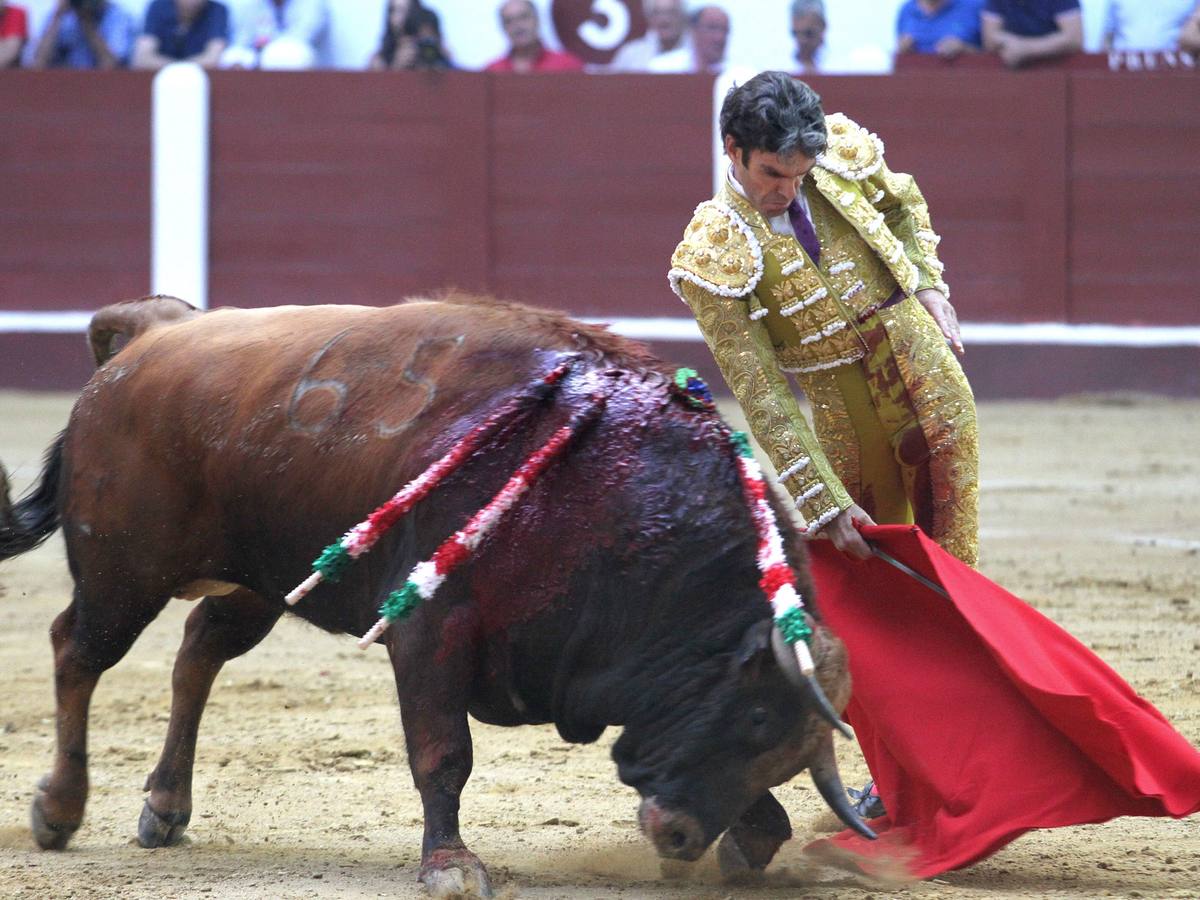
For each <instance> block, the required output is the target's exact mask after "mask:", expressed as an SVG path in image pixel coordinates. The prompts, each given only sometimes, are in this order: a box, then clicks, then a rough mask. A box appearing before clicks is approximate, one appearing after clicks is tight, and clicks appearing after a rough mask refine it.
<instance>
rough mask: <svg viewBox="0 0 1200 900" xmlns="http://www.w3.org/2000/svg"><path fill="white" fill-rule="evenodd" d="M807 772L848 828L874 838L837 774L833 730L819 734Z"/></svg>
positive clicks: (830, 806)
mask: <svg viewBox="0 0 1200 900" xmlns="http://www.w3.org/2000/svg"><path fill="white" fill-rule="evenodd" d="M808 774H809V775H811V776H812V780H813V784H815V785H816V786H817V790H818V791H820V792H821V796H822V797H824V798H825V802H826V803H827V804H828V805H829V808H830V809H832V810H833V811H834V812H835V813H836V814H837V817H838V818H839V819H841V820H842V821H843V822H844V823H845V824H846V826H847V827H848V828H853V829H854V830H855V831H857V832H858V833H859V834H861V835H862V836H863V837H865V838H870V839H871V840H875V837H876V835H875V832H874V831H872V830H871V828H870V827H869V826H868V825H867V823H866V822H864V821H863V820H862V819H861V818H860V817H859V815H858V813H857V812H855V810H854V807H853V806H851V805H850V798H849V797H848V796H847V795H846V788H845V787H844V786H843V785H842V776H841V775H839V774H838V769H837V759H836V758H835V757H834V755H833V732H827V733H825V734H823V735H822V736H821V739H820V741H819V742H818V743H817V749H816V752H815V753H814V754H813V759H812V762H810V763H809V764H808Z"/></svg>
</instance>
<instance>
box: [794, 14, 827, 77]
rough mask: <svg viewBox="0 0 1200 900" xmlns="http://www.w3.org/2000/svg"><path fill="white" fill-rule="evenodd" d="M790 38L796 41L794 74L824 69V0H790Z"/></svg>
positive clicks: (811, 72)
mask: <svg viewBox="0 0 1200 900" xmlns="http://www.w3.org/2000/svg"><path fill="white" fill-rule="evenodd" d="M792 40H794V41H795V42H796V72H795V74H797V75H813V74H816V73H817V72H821V71H823V70H824V68H825V66H824V64H823V62H824V59H823V58H824V56H825V52H824V51H825V2H824V0H792Z"/></svg>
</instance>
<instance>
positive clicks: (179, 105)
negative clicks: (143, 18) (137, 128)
mask: <svg viewBox="0 0 1200 900" xmlns="http://www.w3.org/2000/svg"><path fill="white" fill-rule="evenodd" d="M152 98H153V107H154V113H153V116H152V118H151V121H152V126H151V127H152V133H153V138H152V150H153V152H152V160H153V162H152V164H151V176H150V182H151V198H152V199H151V204H150V208H151V212H152V215H151V226H150V293H152V294H170V295H172V296H174V297H181V298H183V299H184V300H187V301H188V302H189V303H191V304H192V305H193V306H198V307H199V308H200V309H204V308H206V307H207V306H208V161H209V89H208V74H207V73H206V72H205V71H204V70H203V69H202V68H200V67H199V66H198V65H196V64H195V63H172V64H171V65H169V66H166V67H165V68H163V69H162V70H161V71H160V72H159V73H158V74H157V75H155V76H154V87H153V91H152Z"/></svg>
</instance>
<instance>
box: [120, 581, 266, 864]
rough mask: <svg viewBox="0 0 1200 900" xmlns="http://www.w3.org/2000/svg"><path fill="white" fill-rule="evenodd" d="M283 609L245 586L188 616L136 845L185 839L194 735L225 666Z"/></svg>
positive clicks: (207, 600) (256, 640) (250, 645)
mask: <svg viewBox="0 0 1200 900" xmlns="http://www.w3.org/2000/svg"><path fill="white" fill-rule="evenodd" d="M282 612H283V608H282V607H281V606H280V605H279V604H277V603H274V604H273V603H268V602H267V601H266V600H264V599H262V598H261V597H260V596H259V595H258V594H256V593H254V592H253V591H249V590H246V589H244V588H242V589H239V590H237V591H234V592H233V593H232V594H229V595H227V596H224V597H206V598H204V600H202V601H201V602H200V605H199V606H197V607H196V608H195V609H194V610H192V614H191V615H190V616H188V620H187V626H186V628H185V630H184V635H183V643H182V644H181V645H180V647H179V654H178V655H177V656H176V657H175V671H174V673H173V675H172V677H171V691H172V694H171V724H170V725H169V726H168V727H167V740H166V744H165V745H164V746H163V752H162V756H161V757H160V758H159V760H158V765H157V766H155V768H154V771H153V772H151V773H150V777H149V778H147V779H146V786H145V788H144V790H147V791H149V792H150V796H149V797H147V798H146V804H145V806H144V807H142V816H141V819H140V820H139V821H138V843H139V844H141V845H142V846H143V847H167V846H170V845H172V844H177V843H178V842H179V840H180V838H182V837H183V832H184V830H185V829H186V828H187V825H188V821H189V820H190V819H191V816H192V767H193V764H194V762H195V759H196V736H197V734H198V733H199V730H200V717H201V716H202V715H203V714H204V706H205V704H206V703H207V702H208V694H209V691H210V690H211V689H212V685H213V682H214V681H215V680H216V678H217V674H218V673H219V672H220V671H221V667H222V666H223V665H225V663H226V662H228V661H229V660H231V659H233V658H234V657H237V656H241V655H242V654H243V653H246V652H247V651H249V650H251V649H252V648H253V647H254V646H255V645H257V644H258V643H259V641H261V640H262V639H263V638H265V637H266V636H267V635H268V634H269V633H270V632H271V629H272V628H273V627H275V623H276V622H277V621H278V620H279V616H280V614H281V613H282Z"/></svg>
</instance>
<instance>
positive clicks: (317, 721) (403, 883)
mask: <svg viewBox="0 0 1200 900" xmlns="http://www.w3.org/2000/svg"><path fill="white" fill-rule="evenodd" d="M70 402H71V398H68V397H65V396H62V395H29V394H17V393H0V459H2V460H3V461H4V463H5V465H6V466H7V467H8V468H9V470H10V472H12V473H13V475H14V479H13V480H14V483H15V487H16V489H17V490H23V489H24V487H25V486H26V485H28V483H29V481H30V480H31V479H32V478H33V477H34V476H35V475H36V474H37V471H38V469H39V466H40V456H41V453H42V451H43V449H44V448H45V447H46V445H47V444H48V443H49V441H50V440H51V438H52V436H53V435H54V433H55V432H56V431H57V430H58V429H60V428H61V427H62V426H63V425H64V424H65V422H66V417H67V412H68V409H69V405H70ZM980 417H981V422H982V431H983V447H984V454H985V455H984V460H983V515H982V520H983V522H984V533H983V559H982V563H981V567H982V569H983V571H984V572H985V573H987V574H988V575H989V576H991V577H992V578H993V579H995V580H996V581H998V582H1000V583H1001V584H1003V585H1005V586H1006V587H1008V588H1009V589H1010V590H1012V591H1014V592H1015V593H1017V594H1018V595H1020V596H1022V597H1024V598H1025V599H1027V600H1028V601H1029V602H1031V603H1033V604H1034V605H1035V606H1037V607H1038V608H1039V609H1040V610H1042V611H1043V612H1044V613H1046V614H1047V615H1049V616H1050V617H1052V618H1053V619H1055V620H1056V621H1058V622H1059V623H1060V624H1062V625H1064V626H1065V627H1066V628H1068V629H1069V630H1070V631H1071V632H1073V633H1074V634H1075V635H1076V636H1077V637H1079V638H1080V639H1081V640H1083V641H1084V642H1085V643H1087V644H1088V645H1089V646H1091V647H1092V648H1093V649H1094V650H1095V651H1096V652H1097V653H1099V654H1100V655H1101V656H1102V657H1104V659H1106V660H1107V661H1108V662H1109V663H1110V664H1112V665H1113V666H1114V667H1115V668H1116V669H1117V670H1118V671H1119V672H1121V673H1122V675H1124V677H1125V678H1126V679H1128V680H1129V681H1130V683H1131V684H1132V685H1133V686H1134V687H1135V688H1136V689H1137V690H1138V691H1139V692H1140V693H1141V694H1142V695H1143V696H1145V697H1147V698H1148V699H1149V700H1150V701H1151V702H1153V703H1154V704H1156V705H1157V706H1158V707H1159V709H1161V710H1162V711H1163V712H1164V713H1165V714H1166V715H1167V716H1168V717H1169V718H1170V719H1171V720H1172V721H1173V722H1174V724H1175V726H1176V727H1177V728H1178V729H1179V730H1180V731H1181V732H1182V733H1183V734H1184V735H1185V736H1187V737H1188V738H1189V739H1190V740H1191V741H1192V742H1193V743H1200V592H1198V591H1197V585H1198V583H1200V456H1198V454H1197V450H1196V448H1197V447H1200V402H1167V401H1160V400H1153V399H1147V398H1096V399H1088V398H1083V399H1077V400H1071V401H1062V402H1058V403H1050V404H1018V403H1006V404H988V405H985V406H983V407H982V409H981V410H980ZM328 537H329V536H328V535H325V536H322V540H324V539H325V538H328ZM0 590H2V591H3V596H2V597H0V672H3V687H4V690H3V692H2V694H0V897H13V898H18V897H19V898H30V900H33V898H37V900H42V898H48V897H54V898H69V897H74V898H110V897H129V898H155V900H161V898H172V897H180V898H183V897H187V898H280V897H286V898H305V897H338V898H357V897H380V896H385V897H411V896H420V892H419V890H418V888H417V886H416V883H415V878H416V870H417V864H418V860H419V852H420V841H421V809H420V804H419V802H418V799H417V795H416V792H415V791H414V790H413V788H412V785H411V782H410V779H409V775H408V770H407V766H406V763H405V755H404V749H403V742H402V739H401V735H400V726H399V715H398V711H397V707H396V703H395V691H394V687H393V685H392V683H391V675H390V667H389V666H388V664H387V660H386V658H385V655H384V653H383V652H382V651H374V652H369V653H361V652H359V651H358V650H356V649H355V648H354V645H353V641H352V640H351V638H349V637H346V638H342V639H338V638H334V637H331V636H329V635H327V634H324V633H323V632H319V631H317V630H316V629H314V628H312V627H310V626H308V625H306V624H304V623H303V622H300V621H298V620H295V619H288V620H286V621H283V622H281V623H280V625H279V626H278V627H277V628H276V629H275V631H274V633H273V634H272V635H271V636H270V637H269V638H268V639H267V640H266V641H264V642H263V644H262V645H260V646H259V647H258V648H257V649H255V650H254V651H252V652H251V653H250V654H249V655H248V656H246V657H243V658H242V659H239V660H235V661H234V662H233V663H231V664H230V665H228V666H227V667H226V668H225V670H224V671H223V672H222V674H221V676H220V678H219V679H218V682H217V686H216V688H215V689H214V693H213V698H212V700H211V702H210V703H209V706H208V711H207V713H206V715H205V720H204V724H203V727H202V729H201V735H200V745H199V759H198V761H197V765H196V780H195V786H194V795H195V812H194V814H193V817H192V823H191V826H190V828H189V831H188V834H189V836H190V840H189V841H188V842H187V843H185V844H184V845H183V846H180V847H177V848H171V849H164V850H152V851H148V850H143V849H140V848H139V847H137V846H136V844H135V843H134V841H133V835H134V833H135V829H136V824H137V818H138V814H139V812H140V810H141V806H142V799H143V796H142V793H141V787H142V782H143V781H144V779H145V777H146V775H147V774H148V773H149V771H150V769H151V768H152V767H153V766H154V763H155V760H156V758H157V754H158V751H159V750H160V748H161V746H162V741H163V738H164V735H165V731H166V720H167V710H168V707H169V702H170V696H169V688H170V671H171V664H172V660H173V656H174V651H175V647H176V646H177V644H178V641H179V638H180V635H181V633H182V624H183V620H184V618H185V617H186V615H187V613H188V611H189V610H190V609H191V606H190V605H189V604H186V603H184V602H175V603H173V604H172V605H170V606H169V607H168V608H167V610H166V611H165V612H164V613H163V614H162V615H161V616H160V617H159V618H158V620H156V621H155V622H154V623H153V624H152V625H151V626H150V627H149V628H148V629H147V630H146V632H145V634H144V635H143V636H142V638H141V640H140V641H139V642H138V643H137V645H136V646H135V647H134V649H133V650H132V651H131V652H130V654H129V655H128V656H127V657H126V658H125V659H124V660H123V661H122V662H121V663H120V665H118V666H117V667H116V668H114V669H113V670H112V671H110V672H109V673H107V674H106V676H105V677H104V679H103V680H102V681H101V683H100V687H99V689H98V690H97V692H96V696H95V701H94V703H93V707H92V727H91V743H90V756H91V776H92V793H91V798H90V801H89V807H88V813H87V818H86V819H85V821H84V825H83V827H82V828H81V829H80V830H79V832H78V834H77V835H76V837H75V839H74V841H73V842H72V844H71V848H70V849H69V850H68V851H67V852H65V853H43V852H40V851H38V850H36V849H34V847H33V844H32V840H31V838H30V836H29V831H28V823H27V818H28V809H29V802H30V799H31V797H32V792H33V786H34V783H35V782H36V781H37V779H38V778H39V777H40V776H41V775H42V774H43V773H44V772H45V771H46V770H47V768H48V766H49V763H50V759H51V748H52V740H53V720H52V715H53V709H54V707H53V700H52V674H51V657H50V647H49V642H48V640H47V637H46V629H47V627H48V626H49V624H50V621H51V619H52V618H53V617H54V616H55V615H56V614H57V613H58V612H59V610H61V609H62V608H63V607H64V606H65V605H66V603H67V599H68V597H69V595H70V580H69V578H68V575H67V570H66V566H65V562H64V559H63V552H62V545H61V543H60V542H59V541H58V539H57V538H55V539H54V540H53V541H52V542H51V543H49V544H47V545H46V546H45V547H43V548H41V549H39V550H37V551H35V552H34V553H31V554H28V555H27V556H25V557H22V558H20V559H18V560H15V561H12V562H9V563H6V564H4V566H3V567H2V568H0ZM473 730H474V734H475V757H476V763H475V774H474V775H473V776H472V779H471V781H470V783H469V784H468V786H467V790H466V792H465V793H464V795H463V810H462V826H463V835H464V837H465V839H466V840H467V842H468V843H469V844H470V846H471V847H472V848H473V849H474V850H475V851H476V852H477V853H478V854H479V855H480V857H482V858H483V860H484V861H485V862H486V863H487V864H488V866H489V868H490V870H491V873H492V875H493V878H494V881H495V883H496V885H497V887H498V889H499V890H500V891H501V892H502V893H503V894H504V895H505V896H509V897H517V896H519V897H527V898H558V897H562V898H569V900H584V898H607V897H629V898H672V900H675V898H679V900H682V898H713V900H718V898H725V897H739V898H740V897H752V898H783V897H788V898H800V897H812V898H822V900H824V898H843V897H844V898H850V900H864V898H868V897H871V898H882V897H891V896H896V895H902V896H911V897H980V898H984V897H986V898H988V900H1000V898H1018V897H1020V898H1051V897H1054V898H1059V897H1061V898H1073V900H1083V898H1093V897H1144V898H1159V897H1192V898H1194V897H1197V896H1200V817H1193V818H1192V819H1190V820H1184V821H1174V820H1170V819H1165V820H1164V819H1122V820H1118V821H1115V822H1111V823H1108V824H1105V825H1098V826H1087V827H1076V828H1068V829H1059V830H1055V831H1046V832H1038V833H1034V834H1031V835H1028V836H1026V837H1024V838H1022V839H1021V840H1019V841H1017V842H1016V843H1014V844H1012V845H1010V846H1009V847H1008V848H1006V849H1005V850H1003V851H1002V852H1001V853H999V854H997V855H996V856H994V857H992V858H991V859H989V860H986V861H984V862H982V863H980V864H978V865H976V866H974V867H972V868H970V869H967V870H966V871H962V872H956V873H952V874H948V875H945V876H942V877H941V878H938V879H936V880H934V881H931V882H923V883H919V884H916V885H912V886H910V887H908V888H906V889H898V888H896V887H889V886H883V885H869V884H865V883H864V882H861V881H858V880H856V879H855V878H853V877H851V876H848V875H846V874H844V873H840V872H838V871H837V870H834V869H828V868H820V867H814V866H812V865H811V864H810V863H808V862H807V861H806V860H805V859H804V858H803V857H802V856H801V854H800V852H799V850H800V845H801V844H802V843H803V838H805V837H807V836H809V835H811V834H813V833H814V832H815V830H816V829H817V828H818V827H819V826H820V824H821V821H822V819H823V818H824V813H823V807H822V804H821V802H820V799H819V797H818V796H817V794H816V791H815V790H814V789H813V788H812V786H811V784H810V783H809V782H808V781H807V779H806V778H805V777H804V776H802V777H801V778H800V779H798V780H797V781H795V782H793V783H792V784H790V785H787V786H785V787H783V788H782V789H780V791H779V792H778V795H779V797H780V800H781V801H782V802H783V804H784V805H785V806H786V807H787V809H788V810H789V812H790V813H791V816H792V821H793V826H794V827H795V829H796V832H797V838H798V839H797V840H794V841H792V842H791V843H789V844H788V845H785V847H784V848H783V850H782V851H781V852H780V854H779V857H778V859H777V860H776V862H775V863H774V864H773V865H772V867H771V868H770V870H769V872H768V876H767V878H766V879H765V881H764V883H763V884H762V885H757V886H742V885H738V886H728V885H723V884H721V883H720V881H719V878H718V876H717V872H716V867H715V863H714V862H713V861H712V857H711V854H710V855H709V856H708V857H706V858H705V859H704V860H702V861H701V862H699V863H697V864H696V865H695V866H692V867H690V868H689V869H687V870H685V871H682V872H674V873H673V875H674V877H672V878H664V877H663V875H662V873H661V870H660V869H661V867H660V865H659V862H658V860H657V859H656V858H655V856H654V855H653V853H652V851H651V850H650V848H649V846H648V844H647V843H646V842H645V841H644V840H643V839H642V838H641V837H640V835H639V834H638V831H637V826H636V823H635V812H636V807H637V798H636V795H635V793H634V792H633V791H632V790H630V789H628V788H626V787H624V786H623V785H621V784H620V782H618V781H617V779H616V776H615V772H614V766H613V764H612V762H611V761H610V759H609V755H608V754H609V749H610V746H611V742H612V740H614V739H615V738H616V734H615V733H613V732H610V733H609V734H607V735H605V737H604V738H603V739H601V741H600V742H599V743H598V744H596V745H594V746H588V747H574V746H568V745H564V744H563V743H562V742H561V741H560V740H559V739H558V737H557V735H556V734H555V733H554V731H553V729H551V728H520V729H499V728H491V727H487V726H482V725H478V724H475V725H474V727H473ZM841 756H842V771H843V774H844V775H845V777H846V781H847V783H855V782H858V781H859V780H860V779H861V778H863V777H864V775H865V769H864V767H863V765H862V763H861V760H860V758H859V757H858V754H857V751H856V750H855V748H854V747H853V746H851V745H850V744H848V743H845V742H843V746H842V748H841Z"/></svg>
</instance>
